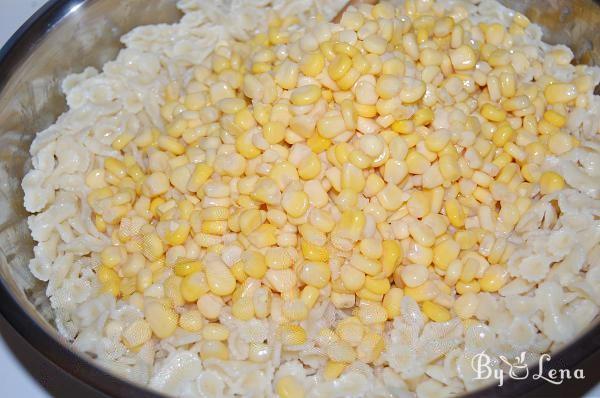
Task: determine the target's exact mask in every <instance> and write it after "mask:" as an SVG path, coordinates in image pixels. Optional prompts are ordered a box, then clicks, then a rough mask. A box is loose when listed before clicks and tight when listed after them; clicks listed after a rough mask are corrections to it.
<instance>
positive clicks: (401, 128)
mask: <svg viewBox="0 0 600 398" xmlns="http://www.w3.org/2000/svg"><path fill="white" fill-rule="evenodd" d="M414 129H415V124H414V122H413V121H412V120H396V121H395V122H394V123H392V130H394V131H395V132H396V133H400V134H410V133H412V132H413V131H414Z"/></svg>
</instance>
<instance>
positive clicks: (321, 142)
mask: <svg viewBox="0 0 600 398" xmlns="http://www.w3.org/2000/svg"><path fill="white" fill-rule="evenodd" d="M306 145H308V147H309V148H310V149H311V151H313V152H314V153H317V154H318V153H321V152H323V151H326V150H327V149H329V147H330V146H331V140H330V139H328V138H323V137H322V136H320V135H319V134H313V135H312V136H310V137H309V138H308V139H307V140H306Z"/></svg>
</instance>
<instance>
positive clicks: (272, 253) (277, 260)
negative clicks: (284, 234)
mask: <svg viewBox="0 0 600 398" xmlns="http://www.w3.org/2000/svg"><path fill="white" fill-rule="evenodd" d="M265 264H266V265H267V267H268V268H272V269H286V268H289V267H291V266H292V257H291V255H290V253H289V251H288V250H287V249H285V248H282V247H270V248H268V249H267V250H266V251H265Z"/></svg>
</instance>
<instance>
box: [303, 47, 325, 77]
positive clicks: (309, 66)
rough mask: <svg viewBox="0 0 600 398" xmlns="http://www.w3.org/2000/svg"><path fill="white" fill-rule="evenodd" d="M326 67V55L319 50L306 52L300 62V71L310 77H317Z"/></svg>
mask: <svg viewBox="0 0 600 398" xmlns="http://www.w3.org/2000/svg"><path fill="white" fill-rule="evenodd" d="M324 67H325V57H323V54H321V53H320V52H318V51H315V52H312V53H308V54H305V55H304V56H303V57H302V61H301V62H300V71H301V72H302V73H303V74H304V75H306V76H310V77H315V76H317V75H318V74H319V73H321V71H322V70H323V68H324Z"/></svg>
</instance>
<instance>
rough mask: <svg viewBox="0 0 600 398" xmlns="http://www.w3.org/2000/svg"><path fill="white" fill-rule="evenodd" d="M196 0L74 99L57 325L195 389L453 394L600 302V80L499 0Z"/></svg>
mask: <svg viewBox="0 0 600 398" xmlns="http://www.w3.org/2000/svg"><path fill="white" fill-rule="evenodd" d="M344 3H345V2H344V1H337V0H335V1H333V0H331V1H326V2H320V1H313V0H261V1H254V2H252V1H242V0H239V1H225V0H222V1H216V2H207V1H202V0H181V1H180V2H179V3H178V6H179V8H180V9H181V10H182V11H183V12H184V16H183V17H182V19H181V21H179V22H178V23H176V24H173V25H150V26H142V27H138V28H136V29H134V30H133V31H131V32H130V33H128V34H126V35H125V36H123V38H122V42H123V43H124V44H125V48H124V49H123V50H122V51H121V52H120V53H119V55H118V57H117V58H116V59H115V60H114V61H111V62H108V63H107V64H105V65H104V67H103V69H102V71H97V70H95V69H93V68H88V69H86V70H85V71H83V72H81V73H79V74H74V75H71V76H69V77H67V78H66V79H65V80H64V82H63V85H62V88H63V91H64V93H65V95H66V99H67V104H68V106H69V110H68V111H67V112H66V113H64V114H63V115H61V116H60V117H59V118H58V120H57V121H56V123H55V124H54V125H52V126H50V127H49V128H48V129H46V130H44V131H42V132H40V133H38V134H37V136H36V138H35V140H34V142H33V143H32V145H31V155H32V159H33V162H32V164H33V168H32V169H31V171H29V173H28V174H27V175H26V176H25V178H24V180H23V183H22V186H23V189H24V191H25V207H26V208H27V210H28V211H30V212H31V213H33V214H32V215H31V216H30V218H29V227H30V229H31V233H32V236H33V238H34V240H36V241H37V246H36V247H35V251H34V254H35V256H34V258H33V259H32V260H31V262H30V264H29V269H30V270H31V272H32V274H33V275H34V276H35V277H36V278H38V279H40V280H42V281H45V282H47V289H46V294H47V295H48V297H49V298H50V301H51V304H52V307H53V309H54V311H55V320H56V325H57V328H58V329H59V332H60V333H61V334H62V335H64V336H65V337H66V338H67V339H69V340H70V341H72V342H73V346H74V347H75V348H76V349H78V350H81V351H83V352H86V353H89V354H91V355H92V356H93V357H94V358H95V360H96V361H97V362H98V363H99V364H100V365H101V366H103V367H105V368H107V369H110V370H112V371H114V372H116V373H117V374H119V375H121V376H123V377H125V378H127V379H129V380H132V381H135V382H138V383H141V384H144V385H148V386H149V387H150V388H152V389H155V390H158V391H161V392H164V393H166V394H169V395H172V396H180V397H223V396H231V397H233V396H248V397H263V396H279V397H282V398H295V397H304V396H306V397H328V398H329V397H367V396H368V397H390V396H402V397H404V396H406V397H410V396H417V397H423V398H426V397H440V396H449V395H456V394H459V393H462V392H464V391H470V390H474V389H476V388H478V387H480V386H482V385H484V384H485V381H484V380H478V379H476V378H475V374H474V369H473V368H472V367H471V359H472V358H473V356H474V355H476V354H478V353H480V352H482V351H485V352H486V353H487V354H488V355H490V356H492V357H493V358H494V360H495V363H496V365H495V366H499V361H498V357H499V356H500V355H502V356H505V357H509V358H512V357H516V356H518V355H519V354H520V353H521V352H526V353H527V355H528V358H529V359H530V360H534V359H536V358H537V357H539V355H541V354H542V353H545V352H549V351H553V350H555V349H557V348H558V347H560V346H562V345H564V344H566V343H568V342H570V341H572V340H573V339H574V338H576V337H577V335H578V333H580V332H581V331H582V330H583V329H585V328H586V327H587V326H588V325H589V324H590V323H591V322H592V321H593V320H594V319H595V318H596V316H597V315H598V309H599V305H600V263H599V262H598V258H600V221H599V220H598V218H599V216H600V196H599V195H600V194H599V192H600V178H599V177H600V169H599V168H598V166H597V165H598V164H600V143H599V141H598V132H599V131H600V118H599V115H600V99H599V98H598V97H597V96H594V95H593V90H594V87H595V86H596V85H597V84H598V82H599V81H600V69H598V68H596V67H590V66H585V65H578V66H573V65H572V64H571V61H572V59H573V54H572V52H571V50H570V49H569V48H567V47H565V46H561V45H558V46H551V45H548V44H545V43H543V42H542V40H541V30H540V28H539V27H538V26H536V25H534V24H531V23H530V22H529V20H528V19H527V18H526V17H525V16H524V15H521V14H519V13H517V12H515V11H512V10H509V9H506V8H504V7H503V6H501V5H500V4H498V3H496V2H495V1H490V0H483V1H471V2H469V1H458V0H456V1H451V0H447V1H444V0H439V1H433V0H406V1H404V2H398V3H396V2H392V3H387V2H381V3H378V4H377V5H374V6H373V5H366V4H362V5H360V6H357V7H349V8H348V9H347V10H346V11H345V12H344V14H343V15H342V17H341V20H340V22H339V23H333V22H328V21H330V20H331V19H332V18H333V17H334V16H335V15H336V14H337V12H338V11H339V10H340V9H341V8H342V7H343V5H344Z"/></svg>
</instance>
